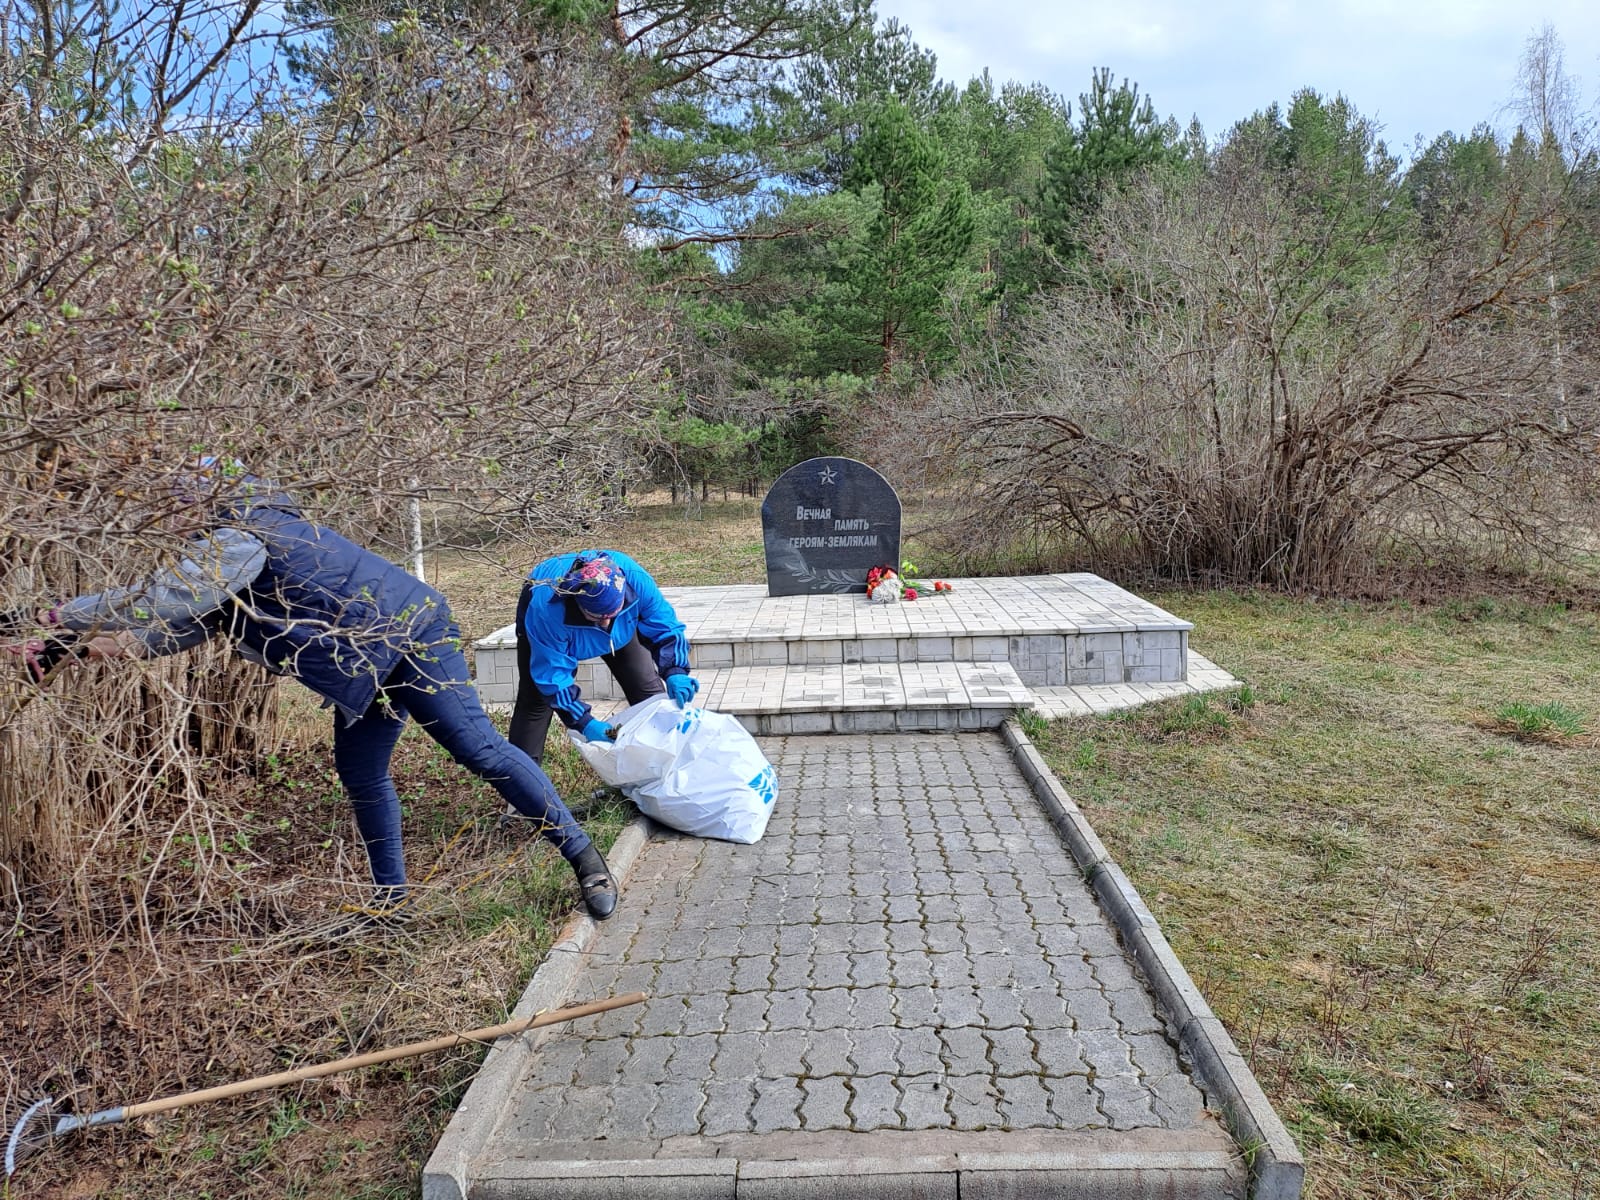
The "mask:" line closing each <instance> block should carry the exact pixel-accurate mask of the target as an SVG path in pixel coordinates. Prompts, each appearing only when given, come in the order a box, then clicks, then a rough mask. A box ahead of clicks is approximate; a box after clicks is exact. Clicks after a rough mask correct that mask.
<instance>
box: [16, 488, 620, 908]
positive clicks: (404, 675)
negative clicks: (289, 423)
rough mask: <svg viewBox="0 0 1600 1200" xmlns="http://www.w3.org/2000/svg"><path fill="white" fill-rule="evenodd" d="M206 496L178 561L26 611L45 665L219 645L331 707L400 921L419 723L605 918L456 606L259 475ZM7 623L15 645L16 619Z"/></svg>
mask: <svg viewBox="0 0 1600 1200" xmlns="http://www.w3.org/2000/svg"><path fill="white" fill-rule="evenodd" d="M205 491H206V499H207V500H208V501H212V503H210V504H209V505H207V506H205V508H204V511H205V513H206V514H207V515H206V517H205V518H204V519H203V520H202V521H201V522H199V527H198V528H197V529H196V530H195V531H194V532H193V533H192V535H191V536H190V537H189V538H188V540H187V543H186V546H185V550H186V553H185V555H184V556H183V558H182V559H181V561H179V562H178V563H177V565H175V566H172V567H169V568H166V569H163V570H161V571H158V572H157V573H156V574H154V575H153V576H151V577H150V578H149V579H147V580H145V581H144V582H143V583H140V584H137V585H135V586H132V587H124V588H116V589H113V590H111V591H107V592H101V593H99V594H97V595H90V596H78V597H76V598H74V599H71V600H68V601H65V602H64V603H61V604H58V605H56V606H55V607H54V608H52V609H50V610H48V611H46V612H43V613H38V614H29V615H30V616H31V617H33V618H34V620H35V621H36V623H37V624H38V625H39V626H41V627H42V628H41V629H40V631H39V632H41V633H42V635H43V636H42V637H40V638H37V639H33V640H32V641H31V642H30V643H27V644H26V645H25V648H24V649H25V652H28V653H32V654H34V656H35V657H37V652H38V651H39V650H40V649H41V648H42V649H43V650H44V651H45V652H46V653H47V654H48V653H50V652H51V651H59V650H60V649H61V648H63V647H67V648H71V647H72V646H73V644H74V642H81V643H82V645H83V646H85V647H88V648H89V650H90V654H91V656H92V657H116V656H122V655H132V656H153V655H160V654H171V653H175V652H177V651H179V650H183V649H185V648H187V647H189V646H193V645H196V644H198V643H199V642H201V641H204V640H205V639H207V638H211V637H222V638H226V639H227V640H228V641H230V642H232V644H233V645H234V647H235V648H236V650H237V651H238V652H239V653H240V654H241V655H243V656H244V657H245V658H248V659H250V660H251V661H253V662H256V663H258V664H260V665H261V666H263V667H265V668H266V669H267V670H269V671H271V672H274V673H276V674H282V675H292V676H294V677H295V678H296V679H298V680H299V681H300V682H301V683H303V684H305V685H306V686H307V687H308V688H310V689H311V690H312V691H313V692H316V693H317V694H318V695H320V696H321V697H323V699H324V701H325V702H326V706H328V707H331V708H333V709H334V710H335V716H334V723H333V761H334V766H335V769H336V770H337V771H338V774H339V778H340V781H341V782H342V783H343V784H344V787H345V790H346V791H347V793H348V794H349V797H350V803H351V806H352V809H353V811H354V815H355V822H356V827H357V829H358V831H359V832H360V834H361V838H362V841H363V843H364V844H365V846H366V850H367V859H368V864H369V866H370V867H371V871H372V878H373V883H374V885H375V886H376V889H377V895H376V904H375V908H374V909H372V910H369V911H375V912H382V913H392V912H394V911H395V910H396V908H397V906H398V905H400V904H401V903H403V902H404V900H405V897H406V868H405V859H404V857H403V855H402V846H401V836H400V797H399V795H398V794H397V793H396V791H395V785H394V780H393V779H392V778H391V777H390V775H389V762H390V757H391V755H392V754H393V751H394V747H395V743H396V742H397V741H398V740H399V737H400V733H401V731H402V730H403V729H404V727H405V722H406V719H407V715H408V714H409V715H410V716H412V717H415V718H416V720H417V723H418V724H419V725H420V726H421V727H422V728H423V730H425V731H426V732H427V734H428V735H429V736H430V737H432V738H433V739H434V740H435V741H436V742H438V743H439V744H440V745H441V746H443V747H444V748H445V749H446V750H448V751H449V752H450V754H451V756H452V757H453V758H454V759H455V760H456V761H457V762H459V763H460V764H462V765H463V766H465V767H466V768H467V769H468V770H470V771H472V772H474V773H475V774H477V775H479V776H481V777H482V778H483V779H485V780H487V781H488V782H489V783H490V784H492V785H493V786H494V788H495V789H496V790H497V791H498V792H499V793H500V794H501V795H502V796H503V797H504V798H505V800H506V801H507V803H509V804H510V805H511V806H512V807H513V808H515V809H516V810H517V811H518V812H519V813H520V814H522V815H523V816H525V817H527V818H529V819H531V820H534V821H537V822H538V823H539V825H540V827H541V829H542V830H543V832H544V834H545V836H546V837H547V838H548V839H549V840H550V842H551V843H552V844H553V845H554V846H555V848H556V849H557V850H558V851H559V852H560V853H561V855H562V857H563V858H565V859H566V860H567V862H568V863H570V864H571V865H572V868H573V870H574V871H575V872H576V874H577V877H578V883H579V888H580V890H581V892H582V895H583V900H584V903H585V905H586V906H587V908H588V910H589V912H590V913H591V914H592V915H593V916H594V917H596V918H598V919H602V920H603V919H604V918H606V917H608V916H610V915H611V913H612V911H613V910H614V909H615V907H616V903H617V885H616V882H615V880H614V879H613V878H612V876H611V873H610V871H609V869H608V868H607V867H606V863H605V859H604V858H602V857H601V854H600V851H599V849H598V847H596V846H595V845H594V843H593V841H591V840H590V838H589V835H588V834H587V833H585V832H584V830H583V828H582V827H581V826H580V825H579V824H578V822H577V821H576V820H575V819H574V818H573V816H572V813H571V812H570V811H569V810H568V808H567V806H566V805H565V804H564V803H563V802H562V800H561V797H560V796H559V795H558V794H557V792H556V789H555V787H554V785H553V784H552V783H551V782H550V779H549V777H548V776H547V775H546V774H545V773H544V770H543V769H542V768H541V767H540V766H539V764H538V763H537V762H534V761H532V760H530V758H529V757H528V755H526V754H524V753H523V752H522V751H521V750H518V749H516V748H515V747H514V746H512V745H511V744H510V743H509V742H507V740H506V739H505V738H503V737H501V736H500V733H499V732H498V731H497V730H496V729H495V727H494V726H493V724H492V723H491V722H490V721H489V718H488V716H487V715H486V714H485V713H484V711H483V707H482V705H481V704H480V703H479V700H478V694H477V691H476V690H475V689H474V688H473V686H472V684H471V676H470V674H469V672H468V669H467V664H466V659H465V657H464V656H463V654H462V650H461V634H460V631H459V630H458V629H457V627H456V623H455V621H454V619H453V618H452V617H451V614H450V609H449V606H448V605H447V604H446V602H445V598H444V597H443V596H442V595H440V594H439V593H438V592H437V591H435V590H434V589H433V588H431V587H428V586H427V585H426V584H424V583H423V582H421V581H420V580H418V579H416V578H414V577H413V576H411V575H410V574H408V573H407V572H405V571H404V570H402V569H401V568H399V567H397V566H395V565H394V564H393V563H391V562H389V561H388V560H387V559H384V558H382V557H380V556H379V555H377V554H374V553H372V552H371V551H369V550H366V549H363V548H362V547H361V546H358V545H356V544H355V543H354V542H352V541H350V540H348V539H347V538H344V537H342V536H340V535H339V534H338V533H335V532H334V531H333V530H331V529H328V528H327V527H325V526H322V525H319V524H317V523H315V522H314V521H311V520H309V519H308V518H306V517H305V516H303V515H302V514H301V513H300V510H299V509H298V508H297V507H296V505H295V504H294V502H293V501H292V500H291V499H290V498H289V497H288V496H286V495H284V494H283V493H282V492H280V491H278V490H276V488H274V487H273V486H272V485H270V484H267V483H265V482H263V481H262V480H259V479H255V478H254V477H250V476H244V475H242V474H241V475H239V476H238V477H236V478H234V479H230V480H225V481H223V482H222V483H221V484H220V485H219V484H216V483H214V482H213V483H210V484H208V485H207V486H206V488H205ZM191 511H192V510H191ZM6 615H7V616H8V617H11V618H13V619H12V620H11V622H10V623H11V625H12V630H11V632H12V633H13V634H14V633H15V632H16V625H17V624H18V622H17V621H16V620H15V619H14V618H15V614H6ZM5 632H6V630H4V629H0V634H4V633H5ZM107 635H120V636H119V637H111V636H107ZM53 657H57V658H58V657H59V654H55V655H54V656H53Z"/></svg>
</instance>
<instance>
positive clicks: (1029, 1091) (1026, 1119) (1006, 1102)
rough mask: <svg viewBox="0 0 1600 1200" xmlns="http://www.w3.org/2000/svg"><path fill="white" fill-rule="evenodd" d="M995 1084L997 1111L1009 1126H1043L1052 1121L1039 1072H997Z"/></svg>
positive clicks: (1017, 1127) (1039, 1127)
mask: <svg viewBox="0 0 1600 1200" xmlns="http://www.w3.org/2000/svg"><path fill="white" fill-rule="evenodd" d="M995 1086H996V1087H998V1088H999V1089H1000V1113H1001V1115H1002V1116H1003V1117H1004V1118H1005V1122H1006V1124H1007V1125H1008V1126H1009V1127H1011V1128H1012V1129H1045V1128H1049V1127H1050V1126H1052V1125H1054V1124H1055V1118H1054V1116H1053V1115H1052V1114H1051V1112H1050V1093H1049V1092H1047V1091H1045V1087H1044V1082H1043V1081H1042V1080H1041V1079H1040V1078H1039V1076H1037V1075H1001V1076H998V1077H997V1078H996V1079H995Z"/></svg>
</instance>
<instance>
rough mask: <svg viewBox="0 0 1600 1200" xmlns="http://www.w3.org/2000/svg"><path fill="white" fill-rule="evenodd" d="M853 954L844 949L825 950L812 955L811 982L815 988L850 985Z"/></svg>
mask: <svg viewBox="0 0 1600 1200" xmlns="http://www.w3.org/2000/svg"><path fill="white" fill-rule="evenodd" d="M850 959H851V955H850V954H849V953H848V952H846V951H844V950H825V951H822V952H820V953H818V954H816V955H813V956H812V959H811V979H810V984H811V987H812V988H814V989H820V988H842V987H849V986H850V984H851V977H850Z"/></svg>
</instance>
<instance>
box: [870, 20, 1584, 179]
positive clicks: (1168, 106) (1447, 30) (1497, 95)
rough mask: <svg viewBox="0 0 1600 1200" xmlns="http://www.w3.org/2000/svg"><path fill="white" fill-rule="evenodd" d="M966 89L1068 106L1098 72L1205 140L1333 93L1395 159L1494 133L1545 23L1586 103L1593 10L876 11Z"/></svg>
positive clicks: (1075, 104)
mask: <svg viewBox="0 0 1600 1200" xmlns="http://www.w3.org/2000/svg"><path fill="white" fill-rule="evenodd" d="M878 11H879V13H880V15H882V16H884V17H898V18H899V19H900V21H901V22H902V23H903V24H905V25H908V26H910V28H911V31H912V34H913V35H914V37H915V38H916V40H917V41H918V42H919V43H921V44H922V45H923V46H925V47H927V48H928V49H930V50H932V51H933V52H934V53H935V54H937V55H938V56H939V73H940V74H941V75H942V76H943V77H944V78H946V79H950V80H953V81H956V82H958V83H965V82H966V81H967V80H968V79H969V78H970V77H971V76H973V75H975V74H977V73H978V72H980V71H981V70H982V69H983V68H984V67H988V68H989V71H990V74H992V75H993V76H994V78H995V81H996V82H997V83H998V82H1001V81H1004V80H1007V79H1017V80H1023V81H1035V80H1036V81H1038V82H1041V83H1044V84H1046V85H1047V86H1049V87H1050V88H1052V89H1053V90H1055V91H1057V92H1060V93H1063V94H1064V95H1066V96H1067V97H1068V98H1069V99H1071V100H1072V101H1073V106H1074V111H1073V115H1074V117H1076V115H1077V96H1078V93H1080V92H1082V91H1085V90H1087V88H1088V80H1089V75H1090V72H1091V71H1092V70H1093V69H1094V68H1095V67H1101V66H1104V67H1110V68H1111V70H1112V72H1113V74H1114V75H1115V76H1117V77H1119V78H1120V77H1123V76H1127V77H1128V78H1130V79H1132V80H1133V81H1134V82H1136V83H1138V84H1139V86H1140V89H1141V90H1142V91H1143V92H1144V93H1145V94H1147V95H1149V96H1150V97H1151V99H1152V100H1153V102H1154V103H1155V107H1156V111H1157V112H1158V113H1159V114H1160V115H1162V116H1163V117H1165V116H1175V117H1177V118H1178V120H1179V122H1180V123H1182V124H1187V123H1188V120H1189V118H1190V117H1191V116H1198V117H1199V118H1200V123H1201V124H1202V125H1203V126H1204V127H1205V131H1206V134H1207V136H1208V137H1210V138H1213V139H1214V138H1215V137H1216V136H1217V135H1218V134H1220V133H1222V132H1224V131H1226V130H1227V128H1228V127H1229V126H1231V125H1232V124H1233V122H1235V121H1237V120H1239V119H1240V118H1242V117H1246V116H1248V115H1249V114H1250V113H1251V112H1253V111H1255V110H1256V109H1259V108H1264V107H1266V105H1267V104H1269V103H1271V102H1272V101H1274V100H1276V101H1278V102H1279V103H1280V104H1287V102H1288V100H1289V97H1290V96H1291V95H1292V94H1293V93H1294V92H1295V91H1296V90H1297V89H1299V88H1302V87H1312V88H1315V89H1316V90H1317V91H1319V92H1322V93H1325V94H1329V95H1331V94H1333V93H1336V92H1342V93H1344V95H1345V96H1346V97H1348V98H1349V100H1350V101H1351V103H1353V104H1354V105H1355V107H1356V109H1357V111H1359V112H1360V113H1361V114H1362V115H1363V116H1367V117H1370V118H1373V119H1374V120H1376V121H1377V122H1378V123H1379V124H1380V125H1382V126H1383V136H1384V138H1385V140H1386V141H1387V142H1388V143H1389V147H1390V149H1391V150H1393V151H1396V152H1399V153H1401V154H1405V153H1407V152H1408V151H1409V150H1410V149H1411V146H1412V142H1413V140H1414V139H1415V138H1416V136H1417V135H1418V134H1422V135H1424V136H1425V137H1426V138H1428V139H1432V138H1433V137H1434V136H1436V135H1437V134H1440V133H1443V132H1444V131H1445V130H1453V131H1454V132H1456V133H1466V132H1468V131H1469V130H1471V128H1472V127H1473V126H1474V125H1476V124H1478V123H1479V122H1482V121H1489V122H1491V123H1493V124H1495V125H1497V126H1503V125H1504V124H1505V118H1504V116H1503V115H1502V114H1501V111H1500V110H1501V109H1502V107H1503V105H1504V104H1505V102H1506V101H1507V100H1508V99H1509V98H1510V96H1511V95H1512V92H1513V90H1514V85H1515V80H1516V70H1517V60H1518V58H1519V56H1520V55H1521V52H1522V49H1523V46H1524V45H1525V44H1526V42H1527V40H1528V38H1529V37H1530V36H1532V35H1534V34H1536V33H1537V32H1538V31H1539V29H1540V28H1541V27H1542V26H1543V25H1544V24H1545V23H1546V22H1549V23H1550V24H1552V25H1554V26H1555V28H1556V31H1557V33H1559V34H1560V35H1561V39H1562V41H1563V42H1564V43H1565V48H1566V68H1567V72H1568V74H1569V75H1571V76H1572V77H1573V79H1574V80H1575V81H1577V82H1578V83H1579V85H1580V86H1581V88H1582V97H1583V104H1584V107H1585V108H1586V109H1587V108H1589V107H1590V106H1591V105H1592V104H1593V103H1594V99H1595V97H1596V95H1597V93H1600V0H1526V2H1522V3H1518V2H1516V0H1405V2H1394V3H1390V2H1386V0H1318V2H1316V3H1312V2H1310V0H1279V2H1277V3H1274V2H1271V0H1092V2H1091V0H878Z"/></svg>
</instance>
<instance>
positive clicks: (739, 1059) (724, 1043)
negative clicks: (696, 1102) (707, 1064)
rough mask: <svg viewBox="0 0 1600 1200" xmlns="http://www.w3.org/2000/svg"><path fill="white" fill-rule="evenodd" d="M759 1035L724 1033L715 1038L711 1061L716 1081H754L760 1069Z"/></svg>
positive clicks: (761, 1040)
mask: <svg viewBox="0 0 1600 1200" xmlns="http://www.w3.org/2000/svg"><path fill="white" fill-rule="evenodd" d="M762 1042H763V1035H762V1034H761V1033H755V1032H750V1033H742V1032H741V1033H725V1034H723V1035H721V1036H720V1037H718V1038H717V1040H716V1047H715V1050H714V1052H713V1056H712V1060H711V1074H712V1077H713V1078H716V1079H754V1078H755V1077H756V1075H757V1074H758V1073H759V1071H760V1069H761V1047H762Z"/></svg>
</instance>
